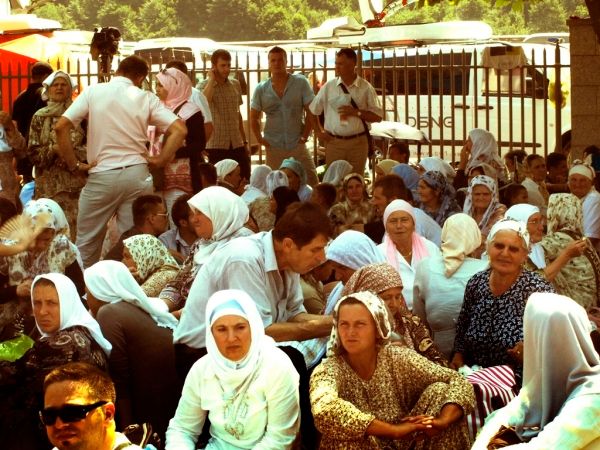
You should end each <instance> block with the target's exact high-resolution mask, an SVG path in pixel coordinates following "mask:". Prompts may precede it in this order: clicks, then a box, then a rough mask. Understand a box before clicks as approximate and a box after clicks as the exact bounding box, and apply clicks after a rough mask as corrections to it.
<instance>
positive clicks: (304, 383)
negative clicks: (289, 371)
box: [279, 347, 317, 450]
mask: <svg viewBox="0 0 600 450" xmlns="http://www.w3.org/2000/svg"><path fill="white" fill-rule="evenodd" d="M279 349H281V350H282V351H283V352H284V353H285V354H286V355H288V357H289V358H290V360H291V361H292V364H293V365H294V367H295V368H296V371H297V372H298V375H300V386H299V388H298V390H299V392H300V436H301V438H302V448H303V449H306V450H308V449H315V448H317V429H316V428H315V421H314V419H313V415H312V411H311V409H310V397H309V393H308V391H309V382H310V375H309V373H308V369H307V368H306V363H305V362H304V356H302V353H300V351H298V350H296V349H295V348H294V347H279Z"/></svg>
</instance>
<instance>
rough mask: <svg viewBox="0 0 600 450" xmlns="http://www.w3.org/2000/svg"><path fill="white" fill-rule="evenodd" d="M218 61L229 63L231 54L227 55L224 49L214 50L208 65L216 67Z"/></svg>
mask: <svg viewBox="0 0 600 450" xmlns="http://www.w3.org/2000/svg"><path fill="white" fill-rule="evenodd" d="M220 59H222V60H223V61H231V53H229V52H228V51H227V50H225V49H222V48H220V49H218V50H215V51H214V52H213V54H212V55H210V63H211V64H212V65H213V66H216V65H217V63H218V62H219V60H220Z"/></svg>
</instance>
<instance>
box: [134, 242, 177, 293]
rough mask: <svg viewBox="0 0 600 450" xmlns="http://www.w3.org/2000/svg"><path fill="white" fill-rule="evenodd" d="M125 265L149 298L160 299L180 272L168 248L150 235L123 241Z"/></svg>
mask: <svg viewBox="0 0 600 450" xmlns="http://www.w3.org/2000/svg"><path fill="white" fill-rule="evenodd" d="M123 264H125V265H126V266H127V267H128V268H129V270H130V271H131V272H132V274H133V275H134V277H135V278H136V279H137V281H138V283H140V285H141V286H142V289H143V291H144V292H145V293H146V295H147V296H149V297H158V295H159V294H160V292H161V291H162V290H163V288H164V287H165V286H166V284H167V283H168V282H170V281H172V280H173V279H174V278H175V277H176V276H177V273H178V272H179V264H177V261H175V258H173V257H172V256H171V254H170V253H169V250H168V249H167V247H165V246H164V244H163V243H162V242H160V241H159V240H158V239H157V238H156V237H154V236H152V235H150V234H137V235H135V236H131V237H128V238H127V239H125V240H124V241H123Z"/></svg>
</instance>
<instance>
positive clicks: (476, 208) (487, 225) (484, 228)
mask: <svg viewBox="0 0 600 450" xmlns="http://www.w3.org/2000/svg"><path fill="white" fill-rule="evenodd" d="M463 212H464V213H465V214H468V215H470V216H471V217H472V218H473V219H475V222H477V224H478V225H479V229H480V230H481V236H482V238H483V240H484V241H485V239H486V238H487V235H488V233H489V232H490V229H491V228H492V226H494V224H495V223H496V222H498V221H499V220H500V219H502V217H504V213H505V212H506V207H505V206H504V205H503V204H501V203H500V201H499V197H498V184H497V183H496V181H495V180H494V179H492V178H490V177H488V176H487V175H477V176H476V177H473V179H471V182H470V183H469V190H468V191H467V198H466V199H465V206H464V208H463ZM481 251H483V248H481ZM480 255H481V252H479V253H478V254H476V256H477V257H479V256H480Z"/></svg>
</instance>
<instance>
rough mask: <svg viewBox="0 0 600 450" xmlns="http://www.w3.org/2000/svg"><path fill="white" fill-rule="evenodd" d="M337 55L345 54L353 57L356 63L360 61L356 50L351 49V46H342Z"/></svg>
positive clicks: (350, 57)
mask: <svg viewBox="0 0 600 450" xmlns="http://www.w3.org/2000/svg"><path fill="white" fill-rule="evenodd" d="M335 56H345V57H346V58H348V59H351V60H352V61H354V64H356V62H357V61H358V57H357V56H356V52H355V51H354V50H353V49H351V48H348V47H346V48H342V49H340V50H339V51H338V52H337V53H336V54H335Z"/></svg>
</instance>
